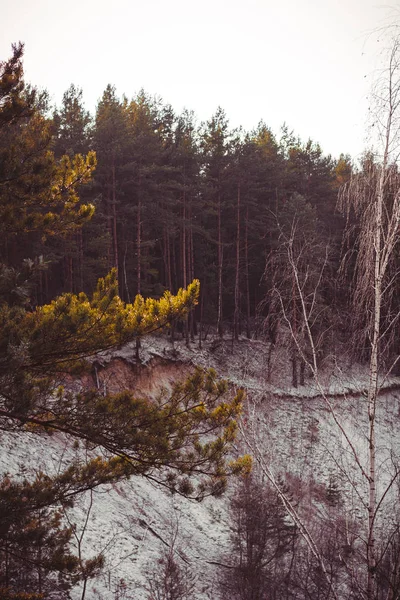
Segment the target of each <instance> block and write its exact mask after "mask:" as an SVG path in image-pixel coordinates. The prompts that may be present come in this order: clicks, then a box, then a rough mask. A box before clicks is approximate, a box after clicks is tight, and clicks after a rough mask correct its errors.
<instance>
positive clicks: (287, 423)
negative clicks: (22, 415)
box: [0, 336, 400, 600]
mask: <svg viewBox="0 0 400 600" xmlns="http://www.w3.org/2000/svg"><path fill="white" fill-rule="evenodd" d="M203 346H204V347H203V349H199V348H198V347H197V345H194V344H193V345H192V347H191V348H187V347H186V346H185V344H184V342H175V344H174V347H172V346H171V344H170V343H169V342H168V341H167V340H166V339H165V338H164V337H161V336H160V337H153V338H149V339H146V340H144V341H143V344H142V348H141V361H142V366H141V367H140V368H139V367H138V365H136V364H135V360H134V355H135V349H134V347H133V345H128V346H126V347H124V348H122V349H120V350H119V351H117V352H113V353H111V352H110V353H105V354H103V355H101V356H99V357H97V358H96V361H95V362H94V365H93V373H92V377H93V381H90V378H89V377H88V378H87V380H86V381H84V382H83V383H84V384H85V385H90V384H93V383H96V384H97V385H99V386H102V387H104V388H107V389H113V390H116V389H123V388H124V387H125V386H126V385H129V386H130V387H132V388H134V389H136V390H138V392H140V393H148V394H154V393H156V391H157V389H159V388H160V387H162V386H164V387H165V386H168V385H170V384H171V383H172V382H173V381H174V380H176V379H177V378H178V377H184V376H185V374H186V373H187V372H189V371H190V369H191V368H192V366H193V365H197V364H198V365H201V366H204V367H214V368H216V370H217V371H218V372H219V373H220V374H221V375H222V376H224V377H227V378H228V379H229V380H230V381H231V383H232V386H233V387H235V386H239V385H240V386H244V387H246V388H247V390H248V402H247V405H246V408H245V411H244V417H243V423H242V426H243V431H244V433H245V435H246V436H247V438H248V441H250V442H251V441H252V440H254V439H256V440H257V443H258V445H259V448H260V449H261V452H262V455H263V459H264V460H265V461H266V463H267V464H268V465H269V467H270V468H271V469H272V471H273V473H275V474H279V473H286V474H287V476H288V477H289V479H290V481H291V483H292V485H293V487H295V486H296V485H297V486H298V488H299V489H298V490H297V492H298V495H299V496H301V495H303V496H306V495H307V494H309V495H311V494H313V493H315V490H317V489H318V486H320V488H321V489H322V488H323V487H324V486H325V487H326V484H327V481H328V480H329V478H330V477H331V475H332V474H335V477H336V478H337V480H339V481H340V482H341V486H342V488H343V491H344V494H345V496H346V498H347V502H348V503H349V507H351V510H352V511H353V515H355V517H357V511H358V512H359V513H360V518H361V517H362V515H361V512H360V511H361V509H360V498H361V500H362V498H363V497H364V494H365V490H364V488H363V482H362V478H360V475H359V471H358V468H357V466H356V465H355V462H354V457H353V456H352V453H351V451H350V450H349V447H348V444H347V442H346V440H345V438H344V436H343V433H342V432H340V430H339V429H338V427H337V425H336V423H335V422H334V419H333V418H332V414H331V411H330V410H329V407H328V406H327V403H326V400H324V399H323V398H321V395H320V391H319V390H318V389H316V387H315V385H314V384H313V382H312V381H311V380H310V379H309V381H308V384H307V386H305V387H304V388H298V389H293V388H291V387H290V369H289V361H288V360H287V357H286V356H285V353H284V352H282V353H281V354H279V353H277V352H275V354H273V355H272V357H271V363H270V364H271V365H272V367H271V369H270V373H271V377H270V381H269V382H267V381H266V376H265V375H266V370H267V362H268V360H269V350H270V348H269V346H268V345H267V344H263V343H262V342H260V341H254V340H253V341H249V340H245V339H241V340H240V341H239V343H236V344H235V345H234V346H232V344H231V342H230V341H226V342H223V343H220V342H219V341H218V342H217V343H211V342H210V343H207V344H204V345H203ZM344 372H345V373H346V377H344V375H343V373H344ZM366 381H367V379H366V374H365V373H364V372H363V370H362V369H357V370H354V369H353V370H351V369H350V368H349V367H348V366H347V367H346V366H342V367H341V369H339V367H337V366H336V367H335V369H334V368H329V369H328V367H326V368H325V370H324V380H323V384H324V386H325V389H326V391H327V394H328V395H329V398H330V401H331V402H332V405H333V406H334V408H335V411H336V412H337V415H338V416H339V417H340V419H341V422H342V423H343V424H344V426H345V428H346V432H347V433H348V435H349V436H350V438H351V439H352V440H353V442H354V444H355V447H356V449H357V452H358V454H359V456H360V457H361V460H365V459H366V457H365V456H364V454H363V453H364V452H365V449H366V444H365V435H366V431H367V429H366V428H367V419H366V410H365V397H364V396H363V394H362V390H363V389H364V388H365V385H366ZM398 383H399V382H398V381H396V380H394V379H393V380H391V381H389V382H386V385H387V386H388V391H387V392H386V393H384V394H383V395H382V396H381V400H380V404H379V415H378V428H379V429H378V439H379V446H380V448H379V460H380V465H379V466H380V468H379V474H380V475H379V476H380V487H381V489H383V487H384V485H385V483H386V482H387V480H388V478H389V477H390V468H389V467H390V465H389V462H390V461H389V459H390V457H391V456H392V457H393V456H399V455H400V419H399V414H400V392H399V391H397V385H398ZM389 388H390V389H389ZM80 451H81V450H80V449H79V448H78V449H77V448H73V447H72V445H71V443H70V442H69V440H68V439H67V438H66V437H64V436H63V435H61V434H53V435H52V436H47V435H37V434H34V433H29V434H27V433H24V435H23V437H21V435H20V434H18V433H2V443H1V452H0V471H1V472H6V471H7V472H18V471H19V472H20V471H21V469H25V470H27V471H30V470H37V469H39V468H41V469H43V470H45V471H49V472H54V471H55V470H57V469H58V468H59V467H60V464H61V463H63V462H65V461H68V460H71V459H72V458H73V457H74V456H75V453H76V452H80ZM237 451H238V452H243V451H247V447H246V443H245V441H244V440H240V439H239V440H238V443H237ZM388 461H389V462H388ZM232 485H233V486H234V485H235V484H234V482H232ZM300 488H301V489H300ZM229 495H230V493H229V491H228V493H227V494H226V496H224V497H223V498H219V499H215V498H208V499H205V500H204V501H203V502H201V503H198V502H194V501H190V500H186V499H184V498H181V497H178V496H172V495H171V494H170V493H169V492H167V491H165V490H164V489H160V488H159V487H157V486H155V485H154V484H152V483H151V482H149V481H148V480H146V479H143V478H133V479H131V480H130V481H128V482H123V483H119V484H116V485H112V486H111V485H110V486H102V487H100V488H98V489H97V490H95V491H94V492H93V495H92V497H91V495H90V494H89V493H88V494H86V495H84V496H83V497H82V498H80V499H79V501H78V502H77V504H76V506H75V508H74V511H73V514H72V516H71V519H72V521H73V522H74V523H76V525H77V529H76V532H77V535H78V536H79V535H80V534H81V533H82V527H83V525H84V523H85V521H86V519H87V516H88V510H89V508H90V510H89V518H88V521H87V526H86V529H85V531H84V535H83V537H82V549H83V552H84V554H85V557H87V558H89V557H90V556H93V555H94V554H98V553H99V552H102V553H103V554H104V557H105V568H104V570H103V573H102V574H101V576H99V577H98V578H97V579H96V580H94V581H91V582H90V583H89V586H88V589H87V593H86V598H87V600H94V599H95V598H102V599H104V600H108V599H109V600H112V599H114V598H115V594H116V593H117V592H118V591H119V593H120V597H122V590H123V591H124V593H125V596H123V597H124V598H126V599H129V598H135V599H137V600H145V599H147V598H148V592H147V586H148V583H149V581H150V580H151V578H152V577H153V573H154V571H155V570H156V569H157V565H158V561H159V558H160V556H161V554H162V551H163V549H165V548H167V547H168V545H170V544H171V540H172V539H175V538H176V542H175V544H176V546H175V547H176V549H177V550H178V553H179V556H180V560H181V561H182V564H185V565H187V567H188V569H189V570H190V571H191V572H192V573H193V574H194V575H195V576H196V590H197V598H199V599H206V598H210V599H211V598H213V599H216V600H218V598H219V597H220V592H219V585H218V581H219V580H220V578H221V573H222V572H223V571H224V570H226V569H227V568H229V566H230V560H229V552H230V536H231V529H230V527H231V526H230V520H229ZM358 495H359V498H357V497H355V496H358ZM349 510H350V508H349ZM74 598H77V599H78V598H80V588H79V586H78V587H77V589H76V590H75V592H74Z"/></svg>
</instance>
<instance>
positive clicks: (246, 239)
mask: <svg viewBox="0 0 400 600" xmlns="http://www.w3.org/2000/svg"><path fill="white" fill-rule="evenodd" d="M244 261H245V277H246V305H247V307H246V308H247V318H246V336H247V338H248V339H250V337H251V336H250V315H251V308H250V281H249V207H248V206H246V222H245V229H244Z"/></svg>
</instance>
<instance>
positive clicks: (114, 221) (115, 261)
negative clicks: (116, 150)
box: [111, 157, 119, 281]
mask: <svg viewBox="0 0 400 600" xmlns="http://www.w3.org/2000/svg"><path fill="white" fill-rule="evenodd" d="M111 209H112V243H113V266H114V267H115V269H116V271H117V277H118V281H119V270H118V235H117V189H116V179H115V158H114V157H113V163H112V202H111Z"/></svg>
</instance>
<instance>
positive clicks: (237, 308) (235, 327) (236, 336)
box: [233, 183, 240, 341]
mask: <svg viewBox="0 0 400 600" xmlns="http://www.w3.org/2000/svg"><path fill="white" fill-rule="evenodd" d="M239 275H240V183H238V187H237V212H236V269H235V311H234V315H233V337H234V339H235V340H236V341H238V339H239V314H240V306H239V303H240V292H239Z"/></svg>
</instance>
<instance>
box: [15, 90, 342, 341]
mask: <svg viewBox="0 0 400 600" xmlns="http://www.w3.org/2000/svg"><path fill="white" fill-rule="evenodd" d="M44 108H46V107H44ZM44 114H45V115H47V116H46V119H47V121H48V127H49V130H50V131H51V135H52V144H53V148H54V152H55V154H56V156H59V157H61V156H62V155H64V154H67V155H73V154H76V153H78V152H88V151H89V150H93V151H95V153H96V157H97V168H96V171H95V173H94V176H93V181H92V183H91V184H90V186H86V187H85V189H84V190H83V191H82V193H81V198H82V200H83V201H84V202H85V203H88V204H92V205H93V206H94V207H95V214H94V217H93V218H92V219H91V220H90V221H89V222H88V223H86V224H85V226H84V227H83V228H82V229H79V230H78V231H77V232H73V233H71V235H69V236H68V237H65V238H64V239H63V240H62V241H61V242H60V240H57V241H56V242H55V241H53V240H52V239H50V238H49V239H47V240H46V241H45V242H40V244H39V247H38V246H35V247H34V248H33V247H27V248H24V249H23V251H22V250H20V252H19V255H20V254H21V252H22V255H23V256H31V255H32V253H34V254H35V255H42V256H43V257H44V260H49V261H51V263H52V267H51V268H50V270H49V272H48V273H47V274H46V275H45V276H44V278H45V280H46V281H45V285H43V286H42V288H41V289H40V290H38V298H39V297H40V300H48V299H50V298H51V297H52V296H54V295H56V294H58V293H60V292H62V291H78V290H85V291H91V290H92V289H93V288H94V286H95V282H96V281H97V279H98V277H99V276H101V275H104V272H105V271H106V270H107V269H109V268H111V267H115V268H116V269H117V273H118V280H119V293H120V295H121V297H122V298H123V299H124V300H126V301H130V300H132V298H134V297H135V295H136V294H138V293H141V294H144V295H148V294H153V295H154V294H155V295H159V294H161V293H162V292H163V291H164V290H165V289H169V290H171V291H175V290H177V289H178V288H179V287H181V286H184V285H185V284H187V283H188V282H189V281H191V280H192V279H193V278H194V277H196V278H199V279H200V281H201V287H202V292H201V299H200V303H199V307H198V309H197V312H196V315H195V318H192V319H191V322H190V323H188V325H187V331H186V335H187V337H188V339H189V335H191V336H192V338H193V336H194V334H195V333H197V329H198V327H197V324H198V323H199V322H200V321H201V322H203V323H207V324H208V325H212V326H214V327H215V328H216V330H217V331H218V333H219V335H223V334H224V332H225V333H227V332H228V331H229V333H232V334H233V336H234V337H235V338H237V337H238V335H239V333H245V334H247V336H250V335H252V334H254V333H255V332H257V330H258V326H257V316H259V315H260V314H261V317H263V318H264V317H265V316H267V315H269V309H270V306H271V304H273V300H272V298H271V281H272V280H273V279H274V275H275V273H274V269H273V268H272V262H271V258H272V257H273V256H274V254H275V253H276V252H277V251H278V253H279V251H280V250H279V249H278V248H277V247H278V245H279V244H280V241H281V240H280V239H279V231H278V230H279V227H281V221H282V220H285V219H287V215H288V214H289V213H290V212H291V209H290V206H291V204H292V203H293V202H296V201H294V200H293V198H297V197H298V196H301V198H302V199H303V200H302V204H301V203H299V202H297V204H296V210H297V211H298V210H300V211H303V214H297V213H296V215H297V216H298V217H299V219H300V220H301V219H303V220H304V219H307V214H308V213H309V211H310V210H311V209H312V210H313V211H314V213H313V214H314V216H315V219H316V220H317V224H316V227H317V229H318V232H319V235H320V237H321V239H324V240H325V241H327V240H329V245H330V247H331V249H332V252H331V257H330V260H331V261H332V262H331V273H330V276H331V277H332V276H334V275H335V272H336V270H337V267H338V264H339V259H340V240H341V237H342V228H343V219H342V218H341V217H340V216H339V215H338V214H337V212H336V211H335V207H336V198H337V193H338V189H339V187H340V185H342V184H343V183H344V182H346V181H347V180H348V178H349V177H350V175H351V171H352V165H351V160H350V158H349V157H348V156H341V157H340V158H339V159H338V160H334V159H333V158H332V157H330V156H325V155H324V154H323V152H322V150H321V148H320V146H319V145H318V144H316V143H314V142H312V141H311V140H309V141H307V142H306V143H304V142H302V141H301V140H300V139H299V138H297V137H296V136H295V135H294V134H293V133H291V132H290V131H289V130H288V129H287V128H286V127H283V128H282V132H281V134H282V135H281V138H280V139H279V140H277V139H276V137H275V136H274V134H273V133H272V131H271V130H270V129H269V128H268V127H267V125H265V124H264V123H260V124H259V125H258V126H257V128H256V129H255V130H253V131H251V132H244V131H242V130H232V129H231V128H230V127H229V122H228V119H227V116H226V114H225V112H224V111H223V110H222V109H221V108H219V109H218V110H217V111H216V113H215V114H214V115H213V116H212V117H211V118H210V120H209V121H207V122H206V123H202V124H200V125H197V124H196V120H195V115H194V114H193V113H190V112H188V111H185V112H184V113H183V114H181V115H177V114H175V112H174V111H173V109H172V107H171V106H169V105H166V104H164V103H163V102H162V101H161V100H159V99H157V98H153V97H150V96H148V95H147V94H146V93H145V92H143V91H140V92H139V93H138V94H137V95H136V96H135V97H134V98H133V99H131V100H128V99H127V98H125V97H123V98H122V99H120V98H119V97H118V96H117V93H116V90H115V89H114V88H113V87H112V86H110V85H109V86H107V88H106V90H105V91H104V93H103V96H102V98H101V100H100V101H99V103H98V105H97V109H96V114H95V115H94V117H91V116H90V115H89V113H88V112H87V111H86V110H85V108H84V105H83V97H82V91H81V90H79V89H77V88H76V87H75V86H73V85H72V86H70V88H69V89H68V90H67V91H66V92H65V94H64V98H63V102H62V106H61V107H60V108H59V109H58V110H57V111H55V112H54V114H53V115H52V116H51V117H48V113H44ZM300 204H301V205H300ZM304 211H305V213H304ZM292 212H293V211H292ZM311 260H312V257H311ZM268 261H270V262H268ZM275 262H276V261H275ZM266 263H267V264H270V265H271V269H270V270H269V271H267V272H266V270H265V266H266ZM332 271H333V273H332ZM329 292H330V290H329ZM327 293H328V290H327ZM326 300H327V302H328V303H329V302H333V301H334V298H332V297H330V298H327V299H326ZM261 302H264V304H263V309H262V310H261V312H260V303H261ZM270 316H271V315H270ZM269 335H271V336H272V337H273V330H270V331H269Z"/></svg>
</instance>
